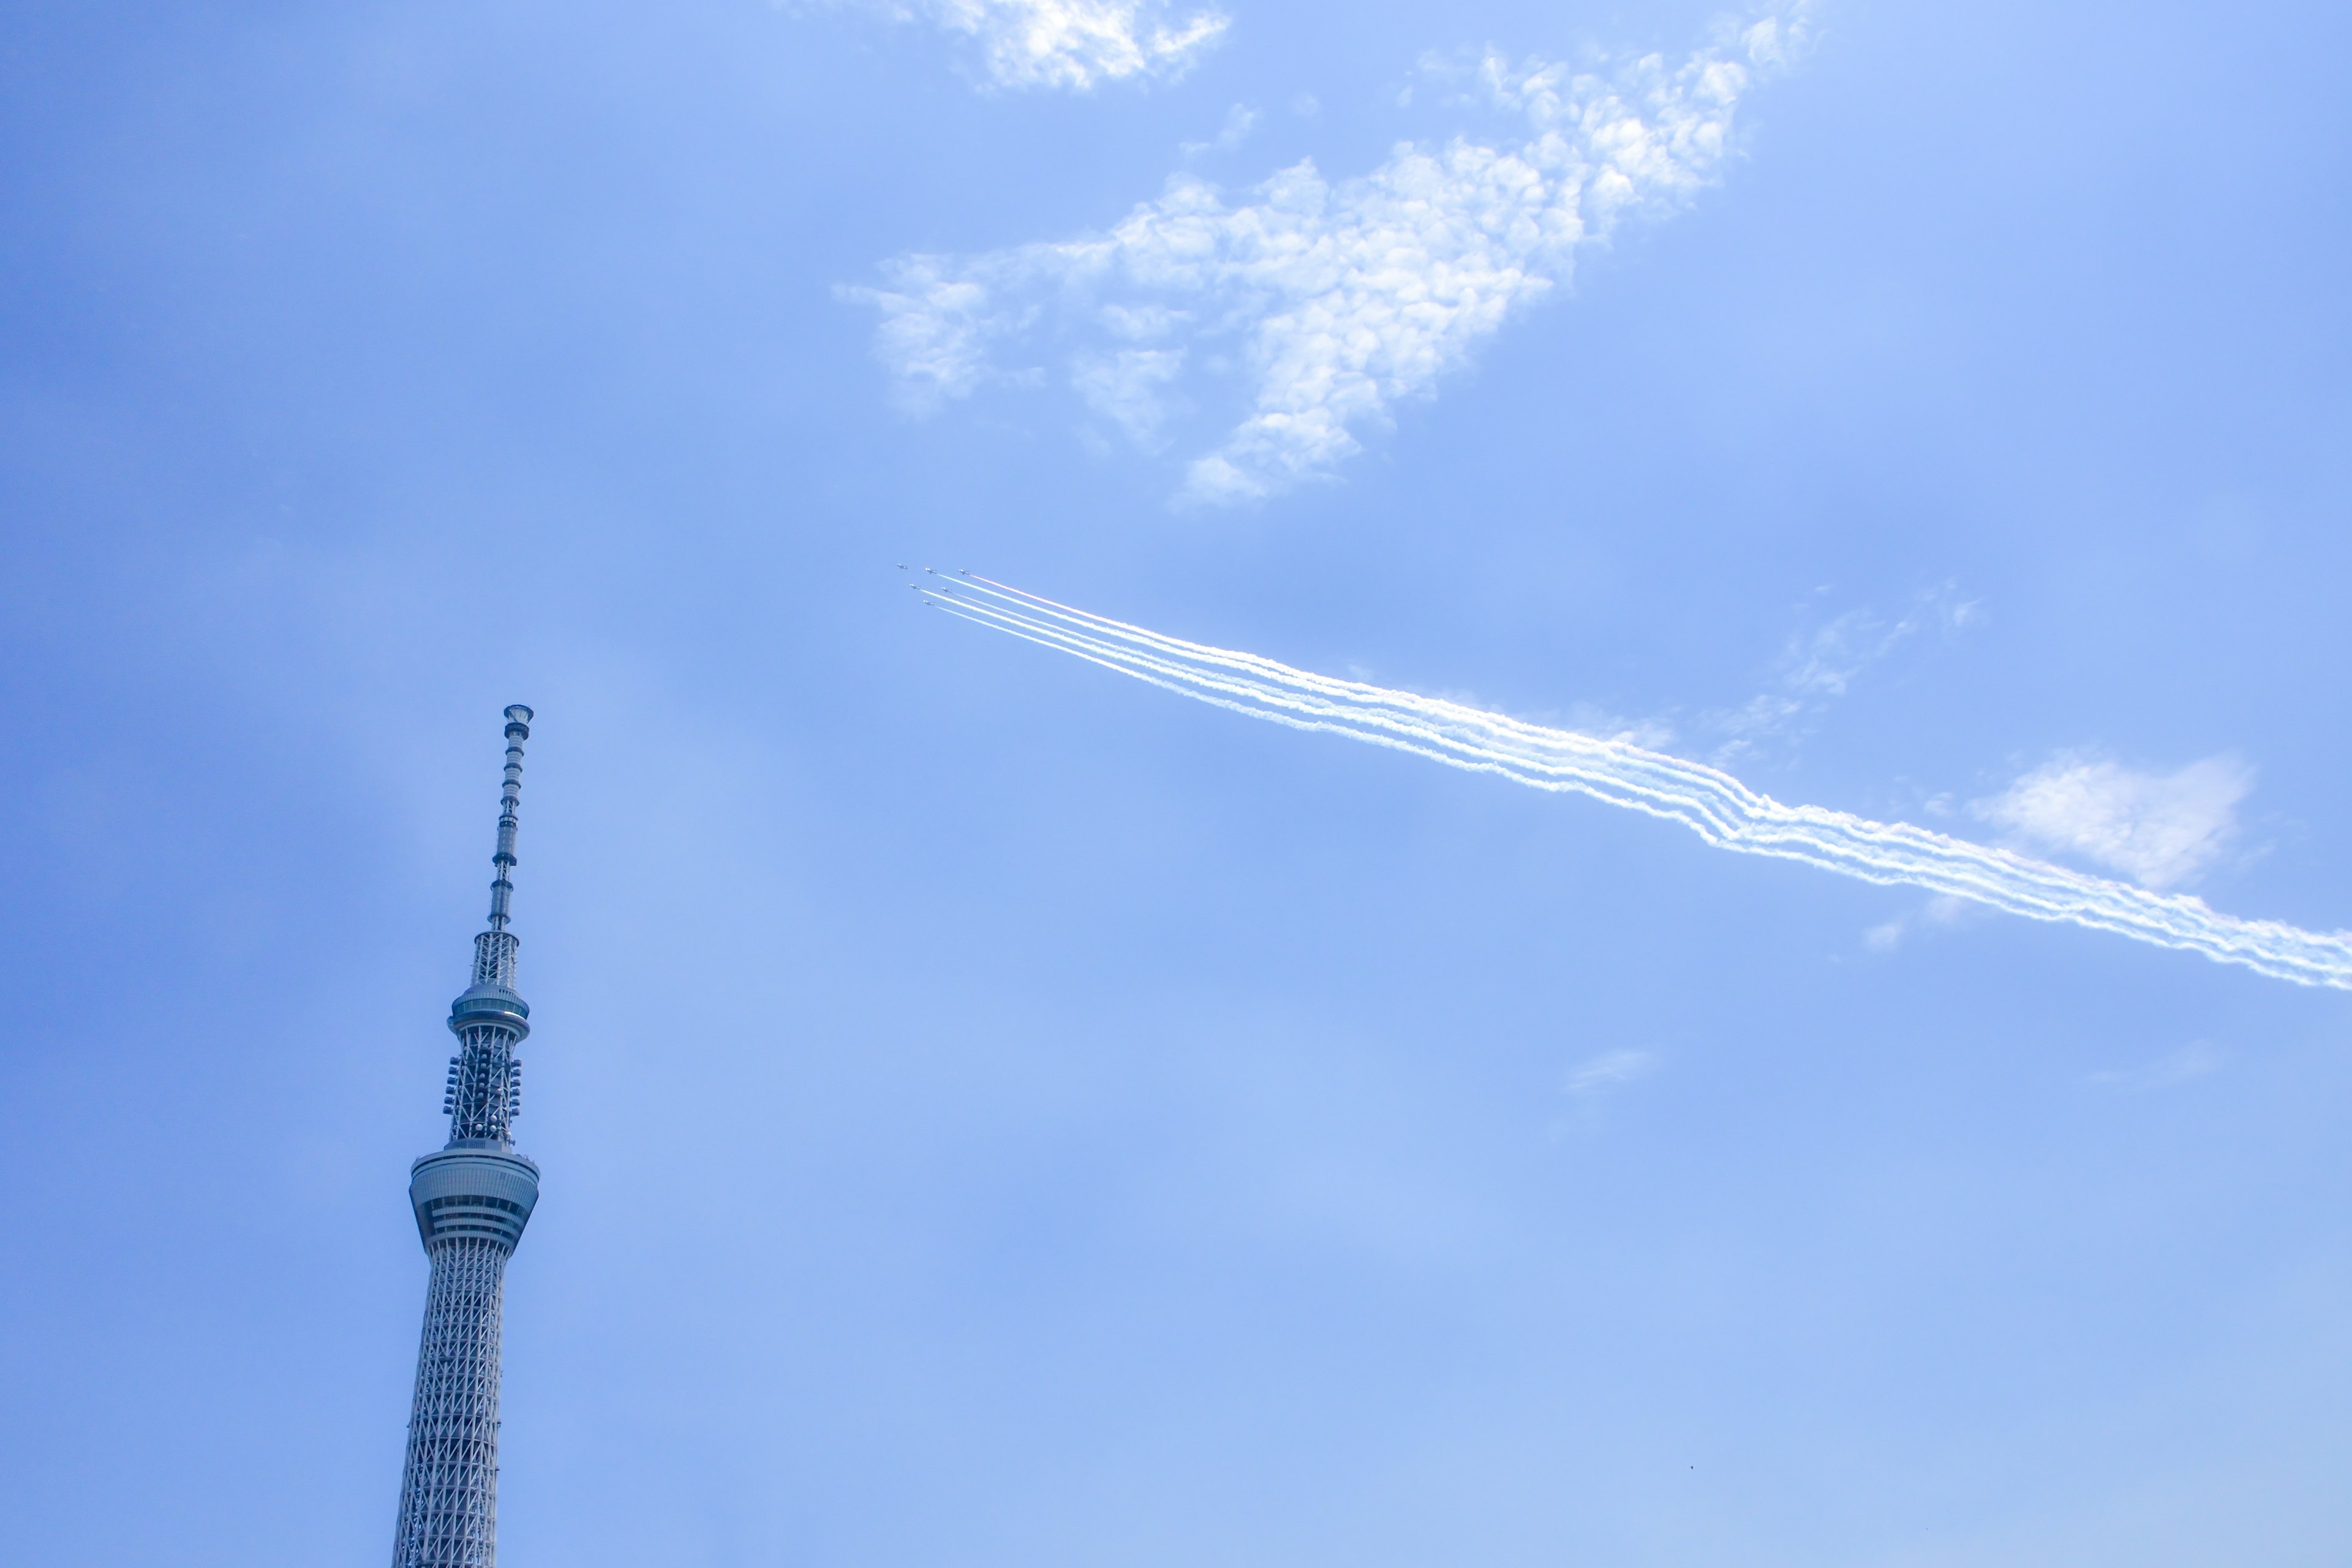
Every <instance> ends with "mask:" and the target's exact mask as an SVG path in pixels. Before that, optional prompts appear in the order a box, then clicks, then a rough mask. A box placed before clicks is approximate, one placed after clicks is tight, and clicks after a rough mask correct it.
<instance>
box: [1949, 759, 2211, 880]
mask: <svg viewBox="0 0 2352 1568" xmlns="http://www.w3.org/2000/svg"><path fill="white" fill-rule="evenodd" d="M2253 787H2254V773H2253V770H2252V768H2250V767H2248V766H2247V765H2246V764H2245V763H2242V762H2240V761H2239V760H2238V759H2237V758H2235V757H2231V756H2218V757H2208V758H2206V759H2205V760H2204V761H2203V762H2199V763H2189V765H2188V766H2187V767H2185V768H2182V769H2180V770H2179V772H2177V773H2137V772H2135V771H2133V770H2132V769H2130V768H2126V767H2125V766H2123V765H2122V764H2121V763H2114V762H2109V761H2105V760H2103V759H2099V758H2095V757H2086V756H2082V755H2079V754H2075V753H2072V752H2068V753H2063V754H2062V755H2060V756H2058V757H2056V758H2055V759H2053V761H2051V762H2049V763H2045V764H2044V765H2043V766H2042V767H2039V768H2036V769H2035V770H2033V771H2032V773H2027V774H2026V775H2025V776H2024V777H2022V778H2021V779H2019V780H2018V781H2017V782H2016V783H2015V784H2011V785H2010V786H2009V788H2008V789H2007V790H2005V791H2003V792H2002V793H2001V794H2000V795H1995V796H1994V797H1992V798H1991V799H1990V800H1980V801H1977V802H1974V803H1973V804H1971V805H1969V811H1970V812H1971V813H1973V814H1974V815H1975V816H1977V817H1979V819H1981V820H1983V821H1986V822H1990V823H1991V824H1993V825H1994V826H1997V827H2001V828H2005V829H2007V830H2008V831H2010V832H2011V833H2014V834H2016V835H2018V836H2019V837H2022V838H2025V839H2028V840H2030V841H2032V843H2034V844H2036V845H2039V846H2040V847H2042V848H2044V849H2051V850H2057V851H2060V852H2062V853H2071V854H2075V855H2080V856H2082V857H2083V858H2085V859H2088V860H2092V861H2095V862H2096V863H2097V864H2099V865H2102V866H2105V867H2107V868H2111V869H2113V870H2117V871H2121V872H2123V873H2124V874H2125V875H2126V876H2128V877H2130V878H2132V879H2135V880H2137V881H2138V882H2140V883H2141V884H2142V885H2144V886H2146V887H2150V888H2169V887H2172V886H2174V885H2176V884H2178V883H2181V882H2187V881H2191V880H2194V879H2196V878H2197V877H2199V876H2200V875H2202V874H2203V873H2204V872H2205V871H2207V870H2208V869H2210V868H2211V867H2212V865H2213V863H2214V861H2215V860H2217V859H2219V858H2221V853H2222V851H2223V850H2224V849H2225V848H2227V847H2228V846H2229V843H2230V840H2231V838H2233V837H2235V836H2236V834H2237V829H2238V812H2237V807H2238V803H2239V802H2240V801H2242V800H2243V799H2244V798H2245V797H2246V795H2247V793H2248V792H2249V791H2251V790H2252V788H2253Z"/></svg>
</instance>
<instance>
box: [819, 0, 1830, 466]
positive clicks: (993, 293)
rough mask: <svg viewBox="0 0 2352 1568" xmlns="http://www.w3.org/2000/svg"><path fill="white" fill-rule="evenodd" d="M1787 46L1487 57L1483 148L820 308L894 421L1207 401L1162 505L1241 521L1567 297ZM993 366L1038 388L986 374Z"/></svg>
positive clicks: (917, 259)
mask: <svg viewBox="0 0 2352 1568" xmlns="http://www.w3.org/2000/svg"><path fill="white" fill-rule="evenodd" d="M1805 37H1806V26H1805V21H1804V10H1803V0H1792V3H1791V4H1790V5H1784V6H1783V7H1781V8H1780V10H1778V11H1776V12H1775V13H1774V14H1772V15H1769V16H1764V17H1763V18H1762V19H1760V20H1756V21H1752V22H1748V23H1745V24H1742V23H1736V22H1730V21H1726V22H1721V23H1718V24H1717V26H1716V27H1715V29H1714V30H1713V32H1712V34H1711V36H1710V37H1709V40H1708V41H1707V43H1706V45H1705V46H1703V47H1700V48H1699V49H1697V50H1696V51H1694V52H1693V53H1692V54H1690V55H1689V56H1687V57H1685V58H1684V59H1682V60H1681V61H1679V62H1675V63H1669V62H1668V61H1667V60H1666V59H1664V58H1663V57H1662V56H1658V55H1646V56H1643V57H1641V58H1631V59H1620V60H1616V61H1614V62H1611V63H1609V64H1607V65H1606V66H1605V67H1604V68H1601V69H1597V70H1591V71H1578V70H1574V69H1571V68H1569V67H1567V66H1563V65H1556V64H1550V63H1547V62H1545V61H1541V60H1527V61H1521V62H1517V63H1514V62H1512V61H1510V60H1508V59H1507V58H1505V57H1503V56H1501V55H1499V54H1489V55H1487V56H1486V58H1485V59H1483V60H1482V61H1481V62H1480V63H1479V65H1478V67H1477V68H1476V71H1475V94H1474V98H1475V100H1476V101H1477V102H1478V103H1479V104H1481V105H1482V106H1483V110H1484V111H1485V112H1486V113H1487V114H1489V115H1498V116H1500V117H1501V119H1502V120H1503V121H1504V123H1505V124H1506V125H1507V126H1508V127H1510V131H1509V133H1508V134H1507V135H1504V136H1498V137H1494V138H1491V139H1479V138H1476V137H1473V136H1471V135H1468V134H1465V135H1460V136H1456V137H1455V138H1454V140H1453V141H1451V142H1447V143H1445V144H1444V146H1438V147H1424V146H1421V145H1418V144H1416V143H1413V142H1404V143H1401V144H1400V145H1399V146H1398V147H1397V148H1396V150H1395V152H1394V153H1392V154H1391V157H1390V158H1389V160H1388V161H1387V162H1386V163H1382V164H1381V165H1380V166H1379V167H1378V168H1376V169H1375V170H1373V171H1372V172H1371V173H1370V174H1364V175H1360V176H1358V177H1355V178H1352V179H1345V180H1340V181H1338V182H1336V183H1335V182H1332V181H1330V180H1327V179H1326V178H1325V177H1324V176H1323V174H1321V173H1320V172H1319V171H1318V169H1317V168H1316V166H1315V164H1314V163H1313V162H1312V161H1311V160H1310V161H1304V162H1301V163H1296V164H1293V165H1292V166H1291V167H1289V168H1287V169H1283V170H1280V171H1278V172H1277V173H1276V174H1274V175H1273V176H1272V177H1271V178H1269V179H1267V180H1265V182H1264V183H1262V184H1259V185H1257V186H1255V188H1253V189H1251V190H1250V191H1248V192H1246V193H1244V195H1243V197H1242V198H1241V199H1240V200H1238V201H1233V202H1229V201H1228V200H1227V199H1226V196H1225V195H1224V193H1223V191H1222V190H1221V189H1220V188H1219V187H1218V186H1216V185H1214V184H1211V183H1209V182H1208V181H1206V180H1203V179H1201V178H1199V177H1197V176H1195V175H1192V174H1176V175H1174V176H1172V177H1171V179H1170V180H1169V182H1168V184H1167V187H1166V189H1165V190H1164V191H1163V192H1162V193H1161V195H1160V196H1159V197H1158V198H1157V199H1155V200H1152V201H1149V202H1145V203H1143V204H1141V205H1138V206H1137V207H1135V208H1134V209H1133V210H1131V211H1130V212H1129V214H1128V216H1126V217H1125V218H1123V219H1121V220H1120V221H1119V222H1118V224H1116V225H1115V226H1112V227H1111V229H1110V230H1109V231H1108V233H1105V234H1099V235H1093V236H1087V237H1080V238H1076V239H1069V240H1056V241H1047V242H1040V243H1036V244H1031V245H1024V246H1017V247H1012V248H1009V249H1004V250H996V251H988V252H983V253H982V254H979V255H974V256H938V255H910V256H905V257H900V258H897V259H896V260H893V261H890V262H887V263H886V264H884V266H883V268H882V275H883V277H882V283H881V285H880V286H878V287H874V288H862V289H844V290H842V292H843V294H844V296H845V298H849V299H853V300H859V301H862V302H864V303H866V304H869V305H871V306H873V307H874V308H875V309H876V310H878V311H879V312H880V314H881V318H882V320H881V322H880V325H879V328H878V330H877V336H876V341H875V347H876V353H877V355H878V357H879V358H880V359H881V361H882V362H883V363H884V364H885V366H886V367H887V369H888V370H889V372H890V374H891V376H892V379H893V381H894V382H895V383H896V385H897V389H898V400H899V402H900V403H901V405H903V406H905V407H907V408H908V409H910V410H914V411H917V412H928V411H929V410H931V409H935V408H937V407H939V406H940V405H941V404H942V403H944V402H946V401H948V400H950V399H954V398H961V397H965V396H969V395H971V394H972V393H973V392H974V391H976V390H977V389H979V388H980V387H982V385H985V384H990V383H992V382H994V383H1004V382H1017V381H1021V380H1024V379H1042V378H1045V377H1047V376H1054V377H1057V378H1058V379H1060V380H1062V381H1063V382H1064V383H1065V384H1068V385H1070V386H1071V387H1072V388H1073V389H1074V390H1075V391H1076V393H1077V394H1078V395H1079V396H1080V398H1081V399H1082V400H1084V401H1085V402H1086V403H1087V405H1088V406H1089V407H1090V408H1092V409H1093V410H1094V411H1095V412H1096V413H1097V415H1099V416H1102V417H1103V418H1105V419H1106V420H1108V422H1109V423H1111V424H1113V425H1115V426H1118V427H1119V428H1120V429H1122V430H1124V431H1127V432H1128V433H1129V435H1130V436H1131V437H1132V436H1134V435H1135V433H1136V432H1138V431H1139V430H1141V431H1146V432H1154V433H1156V432H1157V431H1158V430H1159V429H1160V426H1162V425H1163V424H1165V423H1166V422H1167V420H1168V418H1169V417H1170V416H1171V413H1172V411H1173V410H1175V409H1176V408H1177V407H1178V406H1180V401H1179V400H1180V397H1181V396H1182V395H1183V394H1182V393H1181V387H1183V386H1187V385H1191V386H1198V387H1202V388H1203V389H1206V390H1203V391H1202V393H1201V394H1200V395H1199V397H1198V401H1202V402H1207V401H1210V399H1209V397H1208V396H1207V390H1222V391H1223V397H1222V398H1220V399H1218V401H1223V402H1225V403H1226V404H1227V405H1233V404H1234V403H1236V402H1237V403H1238V405H1239V406H1238V408H1237V410H1236V411H1237V413H1238V416H1239V417H1238V420H1237V422H1236V423H1235V424H1234V426H1232V427H1231V428H1230V430H1228V432H1227V433H1226V434H1225V436H1224V437H1223V440H1222V441H1220V442H1219V443H1218V444H1217V445H1215V446H1214V447H1212V448H1210V449H1209V450H1206V451H1203V452H1201V453H1200V454H1199V455H1197V456H1196V457H1194V458H1192V460H1191V461H1190V462H1189V463H1188V464H1187V466H1186V468H1185V474H1184V480H1183V485H1182V489H1181V498H1182V499H1184V500H1191V501H1193V502H1201V503H1208V504H1230V503H1233V502H1237V501H1248V500H1257V499H1260V498H1263V497H1265V496H1270V495H1273V494H1276V493H1277V492H1278V491H1281V490H1283V489H1288V488H1290V487H1291V486H1294V485H1297V484H1298V483H1300V482H1301V481H1303V480H1307V479H1318V478H1321V477H1325V476H1328V475H1329V474H1330V473H1331V472H1332V471H1333V470H1334V469H1335V468H1337V467H1338V466H1339V463H1341V462H1342V461H1343V460H1345V459H1346V458H1349V456H1351V455H1353V454H1354V453H1356V452H1357V451H1359V450H1360V449H1361V446H1362V437H1363V434H1364V433H1366V432H1368V431H1370V430H1373V429H1376V428H1379V427H1381V426H1385V424H1386V423H1387V422H1388V420H1389V419H1390V417H1391V410H1392V408H1393V407H1394V405H1396V404H1397V403H1398V402H1399V401H1400V400H1401V399H1404V398H1409V397H1413V396H1419V395H1427V394H1428V393H1429V392H1430V391H1431V390H1432V389H1433V387H1434V386H1435V384H1437V382H1438V381H1439V379H1440V378H1441V377H1443V376H1444V374H1446V373H1447V372H1449V371H1451V370H1454V369H1455V368H1456V367H1458V366H1460V365H1462V364H1463V363H1465V362H1466V361H1467V360H1468V358H1469V357H1470V355H1471V353H1472V352H1473V351H1474V350H1475V347H1476V346H1477V345H1478V344H1479V343H1481V342H1484V341H1485V340H1486V339H1487V338H1488V337H1490V336H1492V335H1493V334H1494V333H1495V332H1496V331H1497V330H1499V329H1500V327H1501V326H1502V324H1503V322H1504V321H1506V320H1507V319H1508V318H1509V317H1510V316H1512V315H1513V314H1514V313H1515V312H1517V311H1518V310H1523V309H1524V308H1526V307H1527V306H1528V304H1530V303H1531V302H1532V301H1534V300H1537V299H1539V298H1541V297H1542V296H1543V295H1544V294H1546V293H1547V292H1549V290H1550V289H1552V288H1554V287H1555V286H1556V285H1558V284H1559V283H1562V282H1565V281H1567V280H1568V279H1569V278H1570V274H1571V270H1572V262H1573V258H1574V257H1575V255H1576V253H1577V252H1578V250H1579V249H1580V247H1586V246H1591V245H1597V244H1601V243H1604V242H1606V241H1607V240H1608V239H1609V237H1611V236H1612V234H1614V233H1616V232H1617V231H1618V230H1619V229H1620V228H1622V226H1624V225H1626V224H1628V223H1630V222H1633V221H1634V220H1637V219H1639V220H1647V219H1656V218H1660V217H1664V216H1667V215H1669V214H1671V213H1673V212H1675V211H1676V210H1678V209H1679V208H1681V207H1682V206H1684V205H1686V204H1687V203H1689V202H1690V201H1691V200H1692V198H1693V197H1694V196H1695V195H1696V194H1697V193H1698V192H1699V191H1700V190H1702V189H1704V188H1705V187H1706V185H1708V184H1711V183H1713V182H1714V181H1715V180H1716V178H1717V175H1718V174H1719V172H1720V170H1721V168H1722V166H1723V164H1724V163H1725V161H1726V160H1727V158H1728V157H1729V156H1730V153H1731V151H1732V141H1731V132H1732V116H1733V111H1734V110H1735V108H1736V107H1737V105H1738V102H1739V100H1740V99H1741V98H1742V97H1743V96H1744V95H1745V93H1746V92H1747V91H1748V89H1749V88H1750V87H1751V86H1752V85H1753V84H1754V83H1755V82H1756V81H1757V80H1759V79H1760V78H1762V77H1763V76H1765V75H1767V74H1769V73H1770V72H1772V71H1774V70H1777V69H1779V68H1781V67H1783V66H1784V65H1785V64H1786V63H1787V62H1788V61H1789V59H1790V58H1791V56H1792V55H1793V53H1794V52H1795V51H1796V50H1797V49H1798V48H1799V47H1801V45H1802V44H1803V42H1804V40H1805ZM1015 345H1018V347H1019V350H1020V352H1021V353H1022V354H1023V355H1024V357H1025V356H1027V355H1031V354H1035V355H1038V356H1040V357H1041V358H1043V359H1045V360H1046V361H1049V362H1055V364H1056V367H1057V368H1055V369H1054V370H1047V369H1046V368H1045V366H1043V365H1040V364H1037V363H1034V362H1033V363H1030V364H1027V365H1020V364H1015V365H1012V366H1006V365H1004V364H1003V363H1000V360H999V355H1000V354H1001V353H1003V352H1005V351H1008V350H1011V349H1013V347H1014V346H1015ZM1144 351H1149V352H1150V353H1157V354H1161V355H1167V356H1171V357H1169V358H1167V359H1162V360H1159V361H1154V362H1151V363H1152V364H1153V366H1154V369H1153V371H1152V373H1151V374H1150V375H1146V376H1139V375H1127V376H1119V375H1117V374H1113V375H1111V376H1109V377H1108V378H1106V377H1105V376H1103V375H1102V374H1099V372H1100V367H1101V366H1102V365H1103V364H1104V363H1106V362H1105V356H1106V355H1117V354H1119V353H1129V352H1144ZM1138 363H1141V362H1138ZM1171 365H1172V366H1174V367H1175V368H1176V374H1173V375H1171V376H1168V377H1167V378H1165V379H1155V378H1156V377H1157V376H1158V373H1159V371H1160V369H1164V368H1166V367H1168V366H1171ZM1149 438H1150V437H1145V438H1144V439H1146V441H1147V444H1148V440H1149Z"/></svg>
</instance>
